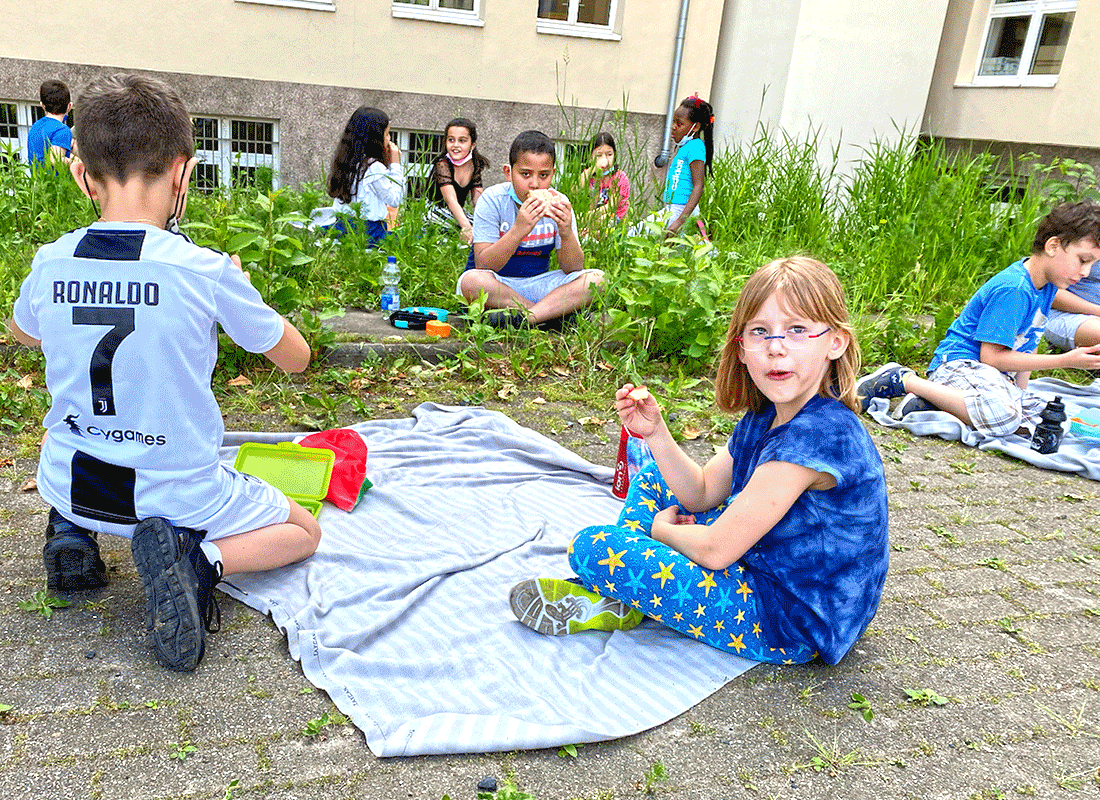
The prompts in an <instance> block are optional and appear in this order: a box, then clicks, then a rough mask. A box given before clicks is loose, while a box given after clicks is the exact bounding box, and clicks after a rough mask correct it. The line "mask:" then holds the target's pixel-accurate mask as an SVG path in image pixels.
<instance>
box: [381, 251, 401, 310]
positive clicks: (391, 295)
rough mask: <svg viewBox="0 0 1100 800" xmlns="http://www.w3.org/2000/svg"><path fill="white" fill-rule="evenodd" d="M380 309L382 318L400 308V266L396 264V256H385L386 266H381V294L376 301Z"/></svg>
mask: <svg viewBox="0 0 1100 800" xmlns="http://www.w3.org/2000/svg"><path fill="white" fill-rule="evenodd" d="M378 305H379V307H380V308H381V309H382V319H389V318H390V314H391V313H392V312H394V311H397V310H399V309H400V308H401V268H400V267H398V266H397V257H396V256H387V257H386V266H385V267H383V268H382V296H381V300H380V301H379V303H378Z"/></svg>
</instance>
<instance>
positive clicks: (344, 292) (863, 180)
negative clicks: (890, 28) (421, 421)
mask: <svg viewBox="0 0 1100 800" xmlns="http://www.w3.org/2000/svg"><path fill="white" fill-rule="evenodd" d="M627 120H628V118H627V117H626V115H625V114H622V113H620V112H608V113H607V114H605V115H604V116H602V117H598V118H591V119H587V120H582V119H580V118H579V117H578V116H577V113H576V112H575V111H573V110H572V109H567V108H563V125H562V130H563V131H565V132H566V133H565V136H564V137H563V138H566V139H568V140H570V141H573V142H584V143H587V142H588V141H589V140H590V139H591V137H592V136H593V135H595V133H597V132H598V131H599V130H604V129H608V130H611V131H612V132H613V133H614V135H615V136H616V139H617V141H618V151H617V163H618V165H619V166H620V168H623V169H625V170H626V172H627V174H628V176H629V177H630V179H631V182H632V184H633V187H634V191H633V194H632V206H631V213H630V217H629V218H628V223H629V222H630V221H633V220H637V219H640V218H642V217H643V216H644V215H645V214H646V213H648V211H649V210H650V209H651V206H652V202H650V201H648V199H647V198H649V197H651V196H652V195H653V193H654V192H653V190H654V189H655V188H656V187H655V186H654V184H653V180H652V178H651V174H652V173H651V170H650V166H649V164H650V162H649V159H650V157H651V156H652V155H653V154H652V153H649V152H646V150H645V148H644V147H643V144H642V142H641V139H640V136H639V133H638V131H637V129H636V128H634V127H633V126H631V125H630V124H629V123H628V121H627ZM837 165H838V159H837V154H836V152H833V153H831V154H826V156H825V157H824V158H823V157H822V156H821V154H820V148H819V143H818V141H817V139H816V137H815V136H813V135H811V136H809V137H807V138H806V139H801V140H800V139H795V138H792V137H789V136H786V135H783V134H782V133H778V134H776V133H771V132H769V131H766V130H764V129H761V130H760V131H759V133H758V135H757V137H756V138H755V139H754V140H753V141H752V142H750V143H748V144H747V145H745V146H744V147H741V148H737V149H731V150H728V151H726V152H723V153H719V154H718V155H717V156H716V158H715V162H714V168H713V171H712V172H711V174H710V175H709V176H708V178H707V183H706V187H705V190H704V194H703V201H702V203H701V214H702V217H703V219H704V220H705V221H706V225H707V228H708V231H709V234H710V237H711V239H712V242H713V247H711V246H707V245H704V244H703V243H702V242H701V241H700V240H699V238H698V236H697V234H695V233H694V232H689V233H687V234H685V236H684V237H683V238H677V239H672V240H669V241H667V242H666V241H655V240H651V239H647V238H632V237H629V236H627V235H626V233H625V228H626V227H627V226H620V228H619V229H618V230H617V231H616V232H614V233H613V234H611V235H606V236H604V237H603V238H600V239H589V240H586V242H585V245H584V247H585V253H586V260H587V264H588V265H589V266H593V267H597V268H600V269H603V270H604V272H605V274H606V276H607V281H606V291H605V292H604V294H603V295H602V296H601V298H600V299H599V301H598V309H599V310H600V311H601V312H604V311H606V312H607V313H606V314H604V313H600V314H598V315H597V317H598V318H600V319H611V320H612V327H611V329H607V328H604V327H601V326H600V325H598V324H586V325H583V326H582V327H581V328H580V330H579V331H578V332H577V334H576V335H580V336H586V337H589V339H590V340H591V342H590V343H591V344H592V346H593V348H598V347H600V346H602V345H603V343H604V342H606V341H607V340H608V339H610V338H616V337H617V338H619V339H620V340H624V341H626V342H628V344H629V345H630V347H631V348H632V350H633V351H635V352H636V353H637V354H639V357H643V358H644V357H648V358H657V359H663V360H668V359H671V360H677V361H680V362H682V364H683V365H684V366H686V367H687V368H689V369H690V370H694V371H701V370H704V369H707V368H709V366H710V365H711V364H712V358H713V354H714V352H715V349H716V347H717V346H718V345H719V344H720V341H721V337H722V335H723V332H724V327H725V324H726V320H728V317H729V314H730V311H731V310H732V306H733V304H734V302H735V301H736V297H737V294H738V292H739V290H740V286H741V284H742V283H743V281H744V279H745V277H746V276H747V275H748V274H750V273H751V272H752V271H753V270H754V269H755V268H756V267H758V266H760V265H761V264H763V263H764V262H766V261H768V260H770V259H772V258H777V257H782V256H786V255H790V254H791V253H794V252H803V253H808V254H811V255H815V256H817V257H819V258H821V259H822V260H824V261H825V262H826V263H828V264H829V265H830V266H832V267H833V268H834V269H835V270H836V271H837V273H838V274H839V275H840V276H841V280H842V282H843V284H844V285H845V288H846V290H847V293H848V297H849V302H850V306H851V309H852V313H853V317H854V318H855V320H856V323H857V331H858V333H859V334H860V337H861V341H862V343H863V348H864V352H865V354H866V358H867V360H868V362H874V361H881V360H885V359H887V358H893V359H895V360H901V361H906V362H908V363H913V364H916V363H919V362H920V361H923V360H926V359H927V358H928V357H929V356H930V354H931V350H932V349H933V348H934V346H935V344H936V342H937V340H938V336H939V334H940V333H941V332H942V329H943V328H944V327H946V325H947V324H948V323H949V322H950V320H951V319H952V318H953V317H954V315H955V313H956V312H957V311H958V309H959V308H961V306H962V304H963V303H964V302H965V301H966V300H967V298H968V297H969V296H970V295H971V294H972V293H973V292H974V291H975V289H976V288H977V287H978V286H979V285H981V283H983V282H984V281H985V280H986V279H988V278H989V277H990V276H991V275H993V274H994V273H995V272H996V271H998V270H1000V269H1003V268H1004V267H1005V266H1006V265H1008V264H1009V263H1011V262H1012V261H1014V260H1016V259H1017V258H1019V257H1021V256H1022V255H1025V254H1026V253H1027V252H1028V249H1029V247H1030V243H1031V238H1032V236H1033V233H1034V230H1035V225H1036V223H1037V221H1038V220H1039V219H1040V218H1041V217H1042V216H1043V215H1044V214H1045V213H1046V212H1047V211H1048V210H1049V208H1050V207H1051V205H1052V203H1053V202H1054V201H1055V200H1061V199H1074V198H1075V197H1079V196H1082V195H1084V196H1088V195H1089V194H1090V193H1095V191H1096V186H1095V176H1094V175H1092V174H1091V173H1089V174H1086V173H1085V172H1083V171H1082V169H1080V165H1078V164H1076V162H1071V161H1062V162H1057V163H1055V164H1053V165H1051V166H1046V167H1044V166H1041V165H1039V164H1038V163H1037V162H1036V161H1035V160H1034V159H1024V160H1022V161H1021V162H1018V163H1016V164H1011V165H1010V169H1009V173H1008V174H1000V173H998V172H997V170H996V168H995V164H994V160H993V158H992V157H990V156H988V155H978V156H973V157H971V156H954V155H951V154H949V153H947V152H946V150H945V148H944V147H943V145H942V144H941V143H939V142H936V141H930V142H929V141H924V140H921V139H918V138H916V137H913V136H900V137H898V138H897V139H896V140H895V141H892V142H890V143H883V142H880V143H875V144H872V145H871V146H869V147H868V148H866V150H865V151H863V153H862V156H861V157H860V158H859V159H858V160H857V162H856V163H855V164H854V165H853V166H852V168H851V169H850V170H848V171H847V173H846V174H845V175H844V176H841V174H840V170H839V169H838V166H837ZM587 166H588V157H587V146H583V147H578V148H575V149H574V150H573V151H572V152H570V153H569V154H568V155H567V156H566V157H565V158H563V159H560V160H559V162H558V165H557V176H556V181H557V185H558V187H559V188H560V189H561V190H562V191H564V192H565V193H566V194H567V195H569V197H570V198H571V200H572V202H573V205H574V209H575V212H576V214H577V215H578V219H580V220H584V219H585V218H586V217H587V214H588V212H589V211H590V210H591V207H592V196H591V191H590V190H589V188H588V186H587V182H586V181H585V180H584V179H583V178H582V172H583V170H584V168H585V167H587ZM1006 198H1007V200H1006ZM328 202H329V200H328V198H327V196H325V194H324V192H323V189H322V187H321V186H320V185H319V184H306V185H303V186H301V187H298V188H295V189H290V188H283V189H279V190H274V191H272V190H270V189H269V188H258V187H256V186H247V187H238V188H235V189H232V190H230V191H224V192H214V193H212V194H208V195H203V194H201V193H198V192H192V193H191V199H190V203H189V208H188V218H189V221H188V223H187V224H186V225H185V227H184V229H185V231H186V232H187V233H188V234H189V235H190V236H192V237H193V238H194V239H195V240H196V241H197V242H198V243H199V244H203V245H209V246H211V247H216V248H219V249H224V250H230V251H236V252H239V253H240V254H241V256H242V259H243V260H244V261H245V265H246V268H249V269H250V271H251V273H252V276H253V281H254V283H255V284H256V285H257V288H259V289H260V291H261V293H262V294H263V295H264V297H265V298H266V299H267V300H268V302H270V303H272V304H273V305H274V306H275V307H276V308H278V309H279V310H280V311H281V312H283V313H291V314H295V315H297V316H298V318H299V319H300V320H304V321H305V323H306V325H307V327H309V326H317V325H319V323H316V319H315V318H316V316H317V314H319V312H322V311H326V310H331V309H338V308H343V307H346V306H366V307H372V308H373V307H376V306H377V302H378V301H377V297H378V289H379V276H380V272H381V268H382V264H383V262H384V260H385V256H386V255H395V256H397V258H398V260H399V261H400V263H401V265H402V270H403V272H402V289H403V300H404V302H406V303H407V304H416V305H436V306H441V307H445V308H446V307H454V305H455V296H454V286H455V280H456V278H457V276H458V274H459V272H460V271H461V270H462V268H463V266H464V263H465V259H466V255H467V252H468V248H467V247H466V246H465V245H463V244H462V242H461V241H460V240H459V238H458V235H457V231H455V230H453V229H450V228H439V227H436V226H432V225H426V224H425V217H424V205H423V201H419V200H410V201H408V202H407V203H406V204H405V206H404V207H403V208H402V209H401V213H400V221H399V224H398V226H397V228H396V230H395V231H394V233H393V235H392V236H391V237H390V238H389V239H387V240H386V242H385V243H384V244H383V246H382V248H381V249H379V250H367V249H366V248H365V247H364V242H363V241H362V238H361V237H357V236H355V235H351V236H347V237H345V238H344V239H343V240H339V241H338V240H334V239H331V238H327V237H324V236H318V235H316V234H315V233H313V232H311V231H308V230H304V229H301V228H300V227H296V223H300V222H301V221H302V220H304V219H305V218H306V216H307V215H308V212H309V211H310V210H311V209H312V208H314V207H316V206H319V205H323V204H327V203H328ZM94 216H95V213H94V211H93V210H92V207H91V204H90V203H89V202H88V201H87V199H86V198H84V197H83V195H82V194H81V193H80V192H79V190H78V189H77V187H76V186H75V185H74V184H73V181H72V180H71V179H70V178H69V177H68V176H67V175H64V174H62V175H54V174H51V173H49V172H48V171H47V172H40V173H39V174H37V175H34V176H32V175H31V174H30V172H29V171H28V169H27V168H26V167H25V166H23V165H20V164H19V163H18V162H17V160H16V159H15V158H13V156H12V154H11V153H10V151H8V153H7V158H6V159H5V158H4V154H3V153H0V309H3V311H0V314H3V315H6V314H7V313H8V309H10V308H11V305H12V302H13V301H14V298H15V296H16V293H17V292H18V288H19V284H20V282H21V281H22V279H23V277H24V276H25V275H26V273H27V270H28V268H29V265H30V261H31V258H32V257H33V255H34V252H35V250H36V249H37V248H38V247H39V246H40V245H41V244H43V243H45V242H49V241H52V240H53V239H56V238H57V237H58V236H60V235H61V234H62V233H64V232H65V231H67V230H71V229H73V228H76V227H79V226H81V225H85V224H88V223H89V222H90V221H91V220H92V219H93V218H94ZM918 320H919V321H920V324H916V323H917V322H918ZM928 322H931V323H932V324H931V328H928V326H927V323H928ZM474 330H475V334H476V336H482V337H484V336H488V335H490V333H489V332H488V329H487V328H485V327H484V326H477V327H475V329H474ZM314 333H316V331H314ZM314 341H319V339H316V338H315V339H314ZM532 341H534V340H532Z"/></svg>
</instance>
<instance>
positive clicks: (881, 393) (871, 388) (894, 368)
mask: <svg viewBox="0 0 1100 800" xmlns="http://www.w3.org/2000/svg"><path fill="white" fill-rule="evenodd" d="M912 372H913V370H911V369H909V368H908V367H903V366H902V365H901V364H895V363H893V362H890V363H889V364H885V365H884V366H881V367H879V368H878V369H877V370H875V371H874V372H872V373H871V374H870V375H867V376H865V377H863V378H861V379H860V381H859V382H858V383H857V384H856V397H857V398H859V407H860V408H861V409H862V410H863V412H864V413H866V412H867V409H868V408H869V407H870V405H871V398H872V397H885V398H887V399H890V398H894V397H902V396H903V395H905V393H906V392H905V376H906V375H907V374H911V373H912Z"/></svg>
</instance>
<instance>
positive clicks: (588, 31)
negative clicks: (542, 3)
mask: <svg viewBox="0 0 1100 800" xmlns="http://www.w3.org/2000/svg"><path fill="white" fill-rule="evenodd" d="M535 31H536V32H538V33H549V34H551V35H553V36H576V37H579V38H582V39H603V40H604V41H609V42H620V41H622V38H623V37H622V35H621V34H618V33H615V31H613V30H611V28H608V27H605V26H602V25H570V24H569V23H568V22H559V21H557V20H549V19H540V20H538V22H537V23H536V25H535Z"/></svg>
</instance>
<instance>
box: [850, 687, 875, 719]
mask: <svg viewBox="0 0 1100 800" xmlns="http://www.w3.org/2000/svg"><path fill="white" fill-rule="evenodd" d="M848 708H850V709H852V710H853V711H858V712H859V714H860V716H861V717H863V719H865V720H866V721H867V722H870V721H871V720H873V719H874V718H875V712H874V711H873V710H872V709H871V701H870V700H868V699H867V698H866V697H864V696H863V695H861V694H859V693H857V692H853V693H852V702H850V703H848Z"/></svg>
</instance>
